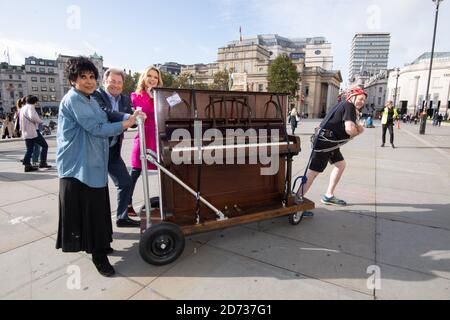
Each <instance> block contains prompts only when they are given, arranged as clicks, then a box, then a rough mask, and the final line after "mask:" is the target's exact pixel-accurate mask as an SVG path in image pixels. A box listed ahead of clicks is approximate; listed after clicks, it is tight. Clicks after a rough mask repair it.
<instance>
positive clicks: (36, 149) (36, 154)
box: [32, 143, 41, 163]
mask: <svg viewBox="0 0 450 320" xmlns="http://www.w3.org/2000/svg"><path fill="white" fill-rule="evenodd" d="M40 153H41V146H40V145H38V144H37V143H35V144H34V148H33V158H32V159H33V163H38V162H39V154H40Z"/></svg>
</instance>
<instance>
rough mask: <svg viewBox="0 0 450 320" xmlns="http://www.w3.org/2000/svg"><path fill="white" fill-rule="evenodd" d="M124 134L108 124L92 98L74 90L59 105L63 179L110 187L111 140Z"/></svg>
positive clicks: (58, 155)
mask: <svg viewBox="0 0 450 320" xmlns="http://www.w3.org/2000/svg"><path fill="white" fill-rule="evenodd" d="M122 131H123V128H122V123H121V122H117V123H109V122H108V118H107V115H106V113H105V112H104V111H103V110H102V109H101V108H100V106H99V104H98V103H97V101H96V100H95V99H94V98H93V97H90V98H88V97H86V96H85V95H83V94H82V93H80V92H79V91H77V90H75V89H74V88H72V89H71V90H70V91H69V92H68V93H67V94H66V95H65V96H64V98H63V100H62V101H61V104H60V106H59V118H58V133H57V152H56V165H57V167H58V175H59V177H60V178H76V179H78V180H79V181H81V182H82V183H84V184H86V185H88V186H89V187H91V188H103V187H106V185H107V184H108V158H109V139H108V138H109V137H112V136H117V135H119V134H121V133H122Z"/></svg>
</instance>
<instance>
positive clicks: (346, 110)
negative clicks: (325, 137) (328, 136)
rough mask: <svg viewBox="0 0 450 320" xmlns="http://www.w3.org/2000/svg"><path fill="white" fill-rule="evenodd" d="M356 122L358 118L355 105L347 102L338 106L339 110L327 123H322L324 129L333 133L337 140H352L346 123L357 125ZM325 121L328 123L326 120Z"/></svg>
mask: <svg viewBox="0 0 450 320" xmlns="http://www.w3.org/2000/svg"><path fill="white" fill-rule="evenodd" d="M330 112H332V111H330ZM356 120H357V116H356V108H355V106H354V105H353V103H350V102H345V103H343V104H340V105H339V106H338V110H337V111H336V113H335V114H334V115H333V116H332V117H331V119H330V120H329V121H328V122H327V123H322V125H323V128H324V129H328V130H331V131H333V134H334V136H335V137H336V139H337V140H344V139H348V138H350V136H349V135H348V134H347V132H346V131H345V122H346V121H353V122H354V123H355V124H356ZM324 121H326V118H325V120H324ZM322 125H321V126H322Z"/></svg>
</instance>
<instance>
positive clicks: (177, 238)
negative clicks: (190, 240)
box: [139, 222, 185, 266]
mask: <svg viewBox="0 0 450 320" xmlns="http://www.w3.org/2000/svg"><path fill="white" fill-rule="evenodd" d="M184 246H185V238H184V234H183V232H182V231H181V229H180V227H179V226H177V225H176V224H173V223H168V222H162V223H158V224H155V225H153V226H151V227H150V228H149V229H147V230H146V231H145V233H144V234H143V235H142V237H141V241H140V243H139V253H140V254H141V257H142V259H144V261H146V262H147V263H149V264H152V265H155V266H164V265H166V264H170V263H172V262H174V261H175V260H177V259H178V258H179V257H180V255H181V254H182V253H183V250H184Z"/></svg>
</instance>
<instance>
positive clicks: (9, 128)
mask: <svg viewBox="0 0 450 320" xmlns="http://www.w3.org/2000/svg"><path fill="white" fill-rule="evenodd" d="M2 123H3V125H2V139H5V138H6V137H8V139H11V137H13V135H14V133H13V131H14V124H13V121H12V117H11V115H10V114H8V115H7V116H6V117H5V119H4V120H2Z"/></svg>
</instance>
